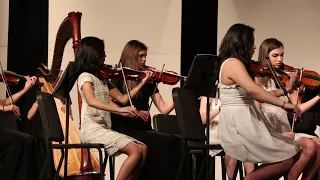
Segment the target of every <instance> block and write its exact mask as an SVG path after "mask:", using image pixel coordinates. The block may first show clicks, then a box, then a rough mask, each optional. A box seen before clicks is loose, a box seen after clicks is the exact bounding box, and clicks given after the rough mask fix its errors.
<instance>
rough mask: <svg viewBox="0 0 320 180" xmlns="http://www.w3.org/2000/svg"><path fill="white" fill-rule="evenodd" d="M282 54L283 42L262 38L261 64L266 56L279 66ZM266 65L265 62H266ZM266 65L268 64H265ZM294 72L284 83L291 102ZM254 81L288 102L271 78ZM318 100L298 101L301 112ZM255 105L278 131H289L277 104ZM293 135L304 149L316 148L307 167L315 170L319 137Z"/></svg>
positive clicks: (319, 159) (318, 164) (319, 154)
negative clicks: (312, 160) (312, 159)
mask: <svg viewBox="0 0 320 180" xmlns="http://www.w3.org/2000/svg"><path fill="white" fill-rule="evenodd" d="M283 55H284V46H283V44H282V43H281V42H280V41H279V40H277V39H275V38H269V39H266V40H264V41H263V42H262V43H261V45H260V50H259V59H258V61H259V62H260V63H261V64H266V60H267V59H266V57H268V59H269V60H270V63H271V65H272V66H273V67H274V68H280V67H281V66H282V65H283ZM266 65H267V64H266ZM267 67H268V66H267ZM296 76H297V74H296V73H291V74H290V80H288V81H287V83H286V86H285V88H286V91H287V92H289V98H290V100H291V102H293V103H296V102H297V95H298V91H297V90H296V89H294V88H293V87H294V81H295V80H296ZM256 82H257V83H258V84H259V85H260V86H261V87H263V88H264V89H265V90H267V91H268V92H269V93H270V94H272V95H274V96H277V97H280V98H281V99H283V100H284V101H286V102H288V101H289V100H288V98H287V97H286V96H284V92H283V90H282V89H280V88H278V87H277V86H276V83H275V81H274V80H273V79H271V78H269V77H260V78H256ZM319 101H320V96H315V97H314V98H313V99H311V100H309V101H307V102H305V103H302V104H301V103H299V104H298V106H299V107H300V109H301V112H302V113H303V112H306V111H308V110H309V109H310V108H311V107H312V106H313V105H315V104H316V103H318V102H319ZM256 104H257V106H258V107H259V108H260V109H261V110H262V112H263V114H264V115H265V117H266V118H267V120H268V121H269V123H270V125H271V126H272V127H273V128H274V129H275V130H276V131H277V132H279V133H287V132H291V127H290V123H289V120H288V116H287V112H286V111H285V110H283V109H282V108H280V107H278V106H274V105H272V104H267V103H259V102H256ZM292 135H294V137H295V140H296V141H297V142H298V143H299V144H300V145H301V146H302V148H305V149H312V148H313V149H314V148H315V149H317V153H316V158H315V159H314V163H313V165H312V168H309V171H312V172H316V171H317V170H318V169H319V167H320V139H319V138H318V137H316V136H311V135H308V134H304V133H295V134H292Z"/></svg>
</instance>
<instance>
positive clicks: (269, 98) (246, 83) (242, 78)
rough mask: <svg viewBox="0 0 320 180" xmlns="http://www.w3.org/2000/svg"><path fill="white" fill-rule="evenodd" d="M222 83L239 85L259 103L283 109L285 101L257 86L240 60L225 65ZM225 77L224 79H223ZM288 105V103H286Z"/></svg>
mask: <svg viewBox="0 0 320 180" xmlns="http://www.w3.org/2000/svg"><path fill="white" fill-rule="evenodd" d="M223 70H224V71H222V74H225V75H224V76H222V81H227V83H223V84H229V85H231V84H235V83H236V84H238V85H239V86H241V87H242V88H243V89H244V90H245V91H246V92H248V93H249V94H251V95H252V96H253V98H254V99H256V100H258V101H259V102H266V103H269V104H273V105H275V106H279V107H283V105H284V101H282V100H281V99H279V98H277V97H275V96H273V95H271V94H270V93H268V92H267V91H266V90H264V89H263V88H262V87H260V86H259V85H257V84H256V83H255V82H254V81H253V80H252V79H251V77H250V76H249V74H248V72H247V70H246V68H245V66H244V65H243V63H242V62H241V61H240V60H238V59H232V60H229V61H228V62H226V63H225V65H224V67H223ZM223 77H224V78H223ZM285 104H288V103H285Z"/></svg>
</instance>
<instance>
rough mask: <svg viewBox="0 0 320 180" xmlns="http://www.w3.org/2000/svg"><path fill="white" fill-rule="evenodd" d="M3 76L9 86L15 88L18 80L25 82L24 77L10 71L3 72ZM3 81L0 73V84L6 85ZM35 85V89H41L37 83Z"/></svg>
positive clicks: (40, 84)
mask: <svg viewBox="0 0 320 180" xmlns="http://www.w3.org/2000/svg"><path fill="white" fill-rule="evenodd" d="M3 74H4V78H5V80H6V81H7V83H8V85H9V86H17V85H18V84H19V82H20V80H26V78H25V76H23V75H20V74H17V73H15V72H12V71H3ZM5 80H4V79H3V76H2V73H0V82H3V83H6V82H4V81H5ZM36 85H37V87H42V85H43V84H42V83H40V82H39V81H37V82H36Z"/></svg>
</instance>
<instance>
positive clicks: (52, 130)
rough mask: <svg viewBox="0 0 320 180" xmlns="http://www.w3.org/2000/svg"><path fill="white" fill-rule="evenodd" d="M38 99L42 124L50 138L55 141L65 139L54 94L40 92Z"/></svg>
mask: <svg viewBox="0 0 320 180" xmlns="http://www.w3.org/2000/svg"><path fill="white" fill-rule="evenodd" d="M37 101H38V105H39V112H40V117H41V122H42V126H43V129H44V131H45V134H46V136H47V138H48V140H50V141H55V142H62V141H64V135H63V131H62V128H61V123H60V117H59V114H58V111H57V106H56V103H55V100H54V98H53V96H52V94H49V93H46V92H38V93H37Z"/></svg>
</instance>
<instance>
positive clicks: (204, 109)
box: [200, 97, 220, 124]
mask: <svg viewBox="0 0 320 180" xmlns="http://www.w3.org/2000/svg"><path fill="white" fill-rule="evenodd" d="M209 103H210V105H211V104H212V103H214V100H213V99H212V98H210V99H209ZM219 112H220V109H219V108H217V109H215V110H211V107H210V113H209V116H210V117H209V119H210V121H211V120H213V119H214V118H215V117H216V116H217V115H218V114H219ZM200 116H201V119H202V123H203V124H206V122H207V97H201V99H200Z"/></svg>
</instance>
